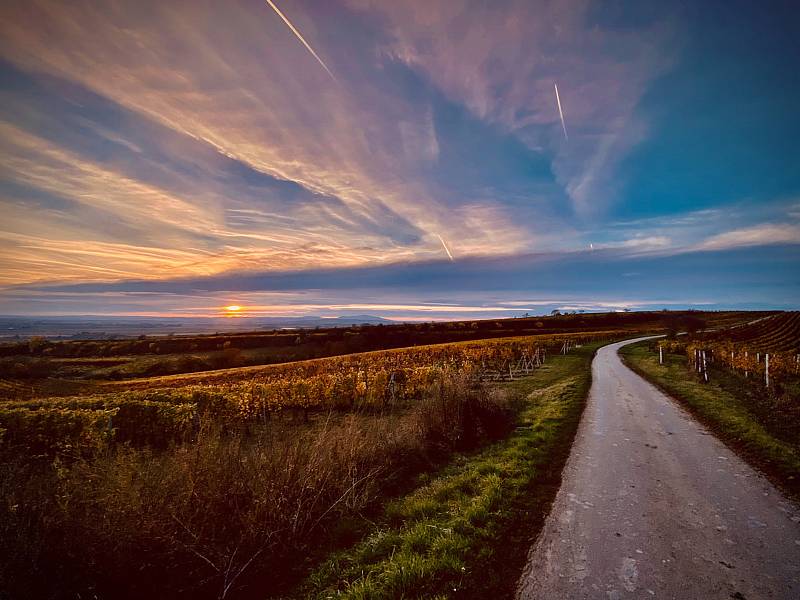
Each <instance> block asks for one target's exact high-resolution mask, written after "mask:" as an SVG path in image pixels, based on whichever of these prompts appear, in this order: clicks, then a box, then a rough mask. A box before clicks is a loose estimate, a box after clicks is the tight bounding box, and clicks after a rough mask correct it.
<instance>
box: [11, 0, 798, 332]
mask: <svg viewBox="0 0 800 600" xmlns="http://www.w3.org/2000/svg"><path fill="white" fill-rule="evenodd" d="M798 25H800V19H799V18H798V16H797V12H796V11H793V10H792V8H791V3H790V2H769V1H767V2H743V1H740V0H729V1H725V2H722V1H714V0H709V1H705V2H685V3H682V2H649V1H622V0H607V1H603V2H600V1H597V2H592V1H587V0H561V1H549V2H540V1H531V0H518V1H489V0H483V1H477V0H473V1H469V0H464V1H461V0H447V1H444V0H441V1H435V0H419V1H417V0H408V1H403V0H385V1H383V0H381V1H379V0H326V1H324V2H322V1H319V0H316V1H312V0H273V1H272V2H269V1H266V2H265V1H263V0H262V1H259V0H226V2H218V1H212V0H191V1H189V0H186V1H184V0H166V1H164V0H159V1H155V0H137V1H135V2H134V1H124V0H113V1H112V0H92V1H74V2H62V1H55V0H52V1H51V0H6V1H4V2H3V3H2V4H0V82H1V84H2V85H0V215H2V218H0V314H5V315H108V316H112V315H143V316H154V315H158V316H217V315H220V314H225V312H226V311H225V308H224V307H225V306H228V305H232V304H235V305H238V306H241V307H242V310H241V314H246V315H252V316H296V315H323V316H335V315H352V314H371V315H378V316H384V317H388V318H401V319H421V320H427V319H445V318H451V319H452V318H462V317H463V318H479V317H486V318H495V317H498V316H514V315H520V314H523V313H525V312H530V313H531V314H541V313H543V312H548V311H549V310H552V309H553V308H561V309H564V310H619V309H624V308H632V309H643V308H658V309H660V308H671V307H685V306H694V307H698V308H704V307H707V308H729V307H730V308H778V309H798V308H800V152H798V148H797V143H798V140H799V139H800V110H798V107H800V68H798V65H800V36H797V35H796V31H797V28H798ZM556 86H557V91H558V98H557V97H556ZM559 100H560V104H561V113H560V112H559V104H558V101H559ZM562 115H563V119H562Z"/></svg>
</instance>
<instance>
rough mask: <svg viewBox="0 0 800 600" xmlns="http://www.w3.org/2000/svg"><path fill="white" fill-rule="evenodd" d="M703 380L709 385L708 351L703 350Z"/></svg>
mask: <svg viewBox="0 0 800 600" xmlns="http://www.w3.org/2000/svg"><path fill="white" fill-rule="evenodd" d="M703 379H704V380H705V382H706V383H708V369H707V365H706V351H705V350H703Z"/></svg>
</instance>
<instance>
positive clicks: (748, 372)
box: [744, 350, 750, 377]
mask: <svg viewBox="0 0 800 600" xmlns="http://www.w3.org/2000/svg"><path fill="white" fill-rule="evenodd" d="M747 355H748V352H747V350H745V351H744V376H745V377H750V371H748V370H747Z"/></svg>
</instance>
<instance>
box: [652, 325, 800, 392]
mask: <svg viewBox="0 0 800 600" xmlns="http://www.w3.org/2000/svg"><path fill="white" fill-rule="evenodd" d="M660 345H661V347H662V349H663V350H665V351H667V352H673V353H685V354H686V356H687V358H688V360H689V362H690V363H691V365H692V367H693V368H694V369H695V370H696V371H697V372H698V373H700V374H701V375H702V376H703V377H704V378H705V379H706V380H707V379H708V365H709V364H716V365H723V366H725V367H727V368H729V369H733V370H735V371H737V372H739V373H742V374H744V375H745V377H748V378H750V377H752V378H758V379H761V380H762V381H763V382H764V384H765V385H766V386H767V387H770V386H774V385H776V384H778V383H779V382H785V381H787V380H791V379H793V378H795V377H797V376H798V375H800V312H788V313H782V314H778V315H774V316H770V317H765V318H762V319H758V320H757V321H754V322H752V323H749V324H745V325H740V326H737V327H731V328H727V329H721V330H718V331H713V332H707V333H704V334H701V335H699V336H697V337H696V338H695V339H692V340H681V339H680V338H678V339H675V340H668V341H665V342H661V343H660Z"/></svg>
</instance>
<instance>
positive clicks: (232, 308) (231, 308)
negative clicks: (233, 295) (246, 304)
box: [225, 304, 242, 313]
mask: <svg viewBox="0 0 800 600" xmlns="http://www.w3.org/2000/svg"><path fill="white" fill-rule="evenodd" d="M225 310H227V311H228V312H233V313H235V312H239V311H241V310H242V307H241V306H239V305H238V304H231V305H230V306H226V307H225Z"/></svg>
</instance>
